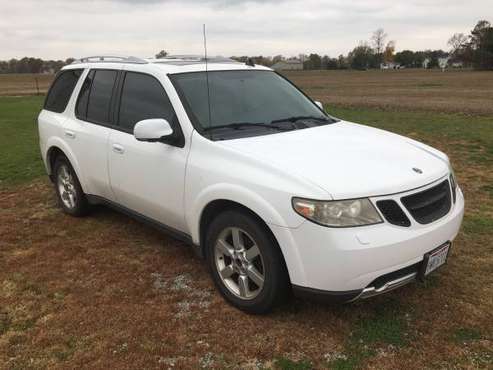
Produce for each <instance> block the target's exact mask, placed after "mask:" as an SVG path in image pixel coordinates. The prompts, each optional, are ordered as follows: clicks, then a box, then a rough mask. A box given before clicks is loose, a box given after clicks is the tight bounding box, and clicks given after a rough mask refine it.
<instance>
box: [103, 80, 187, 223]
mask: <svg viewBox="0 0 493 370" xmlns="http://www.w3.org/2000/svg"><path fill="white" fill-rule="evenodd" d="M119 92H120V94H121V95H120V98H119V106H118V107H116V110H115V122H116V124H117V126H118V130H115V131H112V132H111V134H110V138H109V174H110V182H111V188H112V190H113V192H114V194H115V196H116V200H117V202H118V203H119V204H121V205H123V206H125V207H127V208H129V209H131V210H133V211H135V212H137V213H139V214H141V215H144V216H147V217H150V218H152V219H154V220H157V221H159V222H161V223H163V224H165V225H167V226H169V227H171V228H174V229H176V230H179V231H185V229H186V228H185V222H184V209H183V193H184V183H185V165H186V160H187V152H188V149H187V148H188V146H184V144H182V145H180V144H178V145H169V144H164V143H161V142H152V143H150V142H142V141H138V140H137V139H135V137H134V135H133V129H134V126H135V124H136V123H137V122H139V121H141V120H144V119H150V118H164V119H166V120H167V121H168V122H169V123H170V125H171V126H172V128H173V130H174V131H175V132H177V133H178V134H179V135H181V137H182V138H183V134H182V131H181V127H180V124H179V122H178V119H177V116H176V114H175V111H174V109H173V106H172V104H171V102H170V100H169V98H168V95H167V94H166V91H165V89H164V88H163V86H162V84H161V82H160V81H159V80H158V79H156V78H155V77H153V76H151V75H149V74H146V73H141V72H131V71H127V72H123V75H122V78H121V88H120V89H119ZM182 142H183V143H184V141H183V140H182Z"/></svg>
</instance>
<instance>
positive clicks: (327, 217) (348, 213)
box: [292, 198, 382, 227]
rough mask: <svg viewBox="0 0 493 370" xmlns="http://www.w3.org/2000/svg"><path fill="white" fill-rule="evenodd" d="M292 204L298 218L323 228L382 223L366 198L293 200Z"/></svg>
mask: <svg viewBox="0 0 493 370" xmlns="http://www.w3.org/2000/svg"><path fill="white" fill-rule="evenodd" d="M292 203H293V208H294V210H295V211H296V213H298V214H299V215H300V216H303V217H305V218H306V219H308V220H310V221H313V222H315V223H317V224H321V225H325V226H332V227H347V226H363V225H373V224H377V223H380V222H382V219H381V217H380V215H379V214H378V212H377V210H376V209H375V207H374V206H373V204H372V203H371V202H370V200H369V199H367V198H362V199H350V200H338V201H320V200H311V199H303V198H293V201H292Z"/></svg>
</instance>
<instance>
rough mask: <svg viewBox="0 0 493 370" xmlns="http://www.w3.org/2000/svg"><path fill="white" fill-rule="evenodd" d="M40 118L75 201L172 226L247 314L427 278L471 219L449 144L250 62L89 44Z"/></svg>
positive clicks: (48, 158)
mask: <svg viewBox="0 0 493 370" xmlns="http://www.w3.org/2000/svg"><path fill="white" fill-rule="evenodd" d="M38 121H39V137H40V146H41V153H42V156H43V160H44V162H45V165H46V169H47V171H48V174H49V175H50V178H51V179H52V181H53V182H54V184H55V189H56V193H57V196H58V198H59V200H60V204H61V206H62V208H63V210H64V211H65V212H66V213H68V214H71V215H74V216H81V215H83V214H85V213H86V212H87V210H88V208H89V206H90V205H91V204H97V203H99V204H101V203H103V204H107V205H110V206H113V207H115V208H117V209H119V210H121V211H123V212H126V213H128V214H130V215H132V216H135V217H138V218H140V219H142V220H145V221H147V222H150V223H151V224H153V225H155V226H157V227H160V228H161V229H164V230H166V231H167V232H170V233H171V234H172V235H174V236H175V237H177V238H179V239H181V240H184V241H186V242H188V243H190V244H191V245H192V246H193V247H194V248H195V249H196V251H197V252H198V254H199V255H200V256H202V257H204V258H205V259H206V261H207V264H208V266H209V267H210V270H211V274H212V277H213V280H214V282H215V284H216V286H217V288H218V289H219V291H220V292H221V293H222V295H223V296H224V297H225V298H226V299H227V300H228V301H229V302H230V303H232V304H233V305H235V306H236V307H238V308H240V309H242V310H245V311H248V312H253V313H261V312H266V311H268V310H270V309H271V308H272V307H273V306H275V305H276V304H277V303H279V302H280V301H281V300H282V299H284V298H285V297H287V295H288V293H289V292H291V291H293V292H294V293H295V294H296V295H298V296H313V297H318V298H322V299H327V300H332V301H339V302H348V301H353V300H356V299H361V298H366V297H370V296H373V295H376V294H380V293H383V292H387V291H389V290H391V289H393V288H396V287H398V286H401V285H403V284H406V283H408V282H410V281H413V280H415V279H422V278H424V277H425V276H426V275H427V274H428V273H430V272H431V271H433V270H434V269H436V268H437V267H439V266H440V265H442V264H444V263H445V261H446V258H447V254H448V251H449V249H450V243H451V241H452V240H453V239H454V237H455V236H456V235H457V232H458V230H459V228H460V225H461V222H462V216H463V211H464V198H463V195H462V192H461V190H460V189H459V187H458V186H457V183H456V181H455V178H454V174H453V172H452V169H451V166H450V163H449V160H448V158H447V156H446V155H445V154H443V153H442V152H440V151H438V150H435V149H433V148H431V147H429V146H427V145H424V144H421V143H419V142H416V141H414V140H411V139H408V138H405V137H401V136H399V135H395V134H392V133H389V132H386V131H382V130H378V129H375V128H370V127H367V126H362V125H358V124H354V123H350V122H345V121H342V120H339V119H336V118H333V117H331V116H329V115H327V114H326V113H325V112H324V110H323V109H322V106H321V104H320V103H318V102H314V101H312V100H311V99H310V98H309V97H307V96H306V95H305V94H304V93H303V92H302V91H300V90H299V89H298V88H296V87H295V86H294V85H293V84H292V83H290V82H289V81H288V80H286V79H285V78H284V77H282V76H280V75H279V74H277V73H275V72H273V71H272V70H270V69H269V68H266V67H262V66H256V65H254V64H253V63H251V62H248V63H246V64H243V63H239V62H234V61H232V60H228V59H219V58H216V59H208V60H207V63H205V61H204V59H203V58H200V57H184V56H182V57H169V58H165V59H158V60H150V59H147V60H143V59H138V58H134V57H126V58H116V57H91V58H84V59H81V60H78V61H76V62H74V63H73V64H71V65H69V66H66V67H65V68H63V70H62V71H61V72H60V73H59V74H58V76H57V77H56V79H55V81H54V83H53V85H52V87H51V89H50V91H49V92H48V96H47V98H46V102H45V105H44V109H43V110H42V111H41V113H40V115H39V118H38Z"/></svg>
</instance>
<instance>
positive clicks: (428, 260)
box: [419, 242, 452, 280]
mask: <svg viewBox="0 0 493 370" xmlns="http://www.w3.org/2000/svg"><path fill="white" fill-rule="evenodd" d="M451 246H452V243H451V242H446V243H444V244H442V245H441V246H439V247H438V248H435V249H433V250H432V251H431V252H428V253H426V254H425V255H424V258H423V264H422V265H421V270H420V273H419V278H420V280H424V279H425V278H426V277H427V276H428V275H429V274H430V273H432V272H433V271H435V270H436V269H438V268H439V267H440V266H443V265H444V264H445V263H446V262H447V257H448V254H449V251H450V247H451Z"/></svg>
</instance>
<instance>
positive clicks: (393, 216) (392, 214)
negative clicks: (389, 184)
mask: <svg viewBox="0 0 493 370" xmlns="http://www.w3.org/2000/svg"><path fill="white" fill-rule="evenodd" d="M377 207H378V209H379V210H380V212H382V215H383V217H385V219H386V220H387V222H389V223H391V224H393V225H397V226H405V227H409V226H411V221H409V218H407V216H406V214H405V213H404V212H403V211H402V209H401V207H399V205H398V204H397V202H396V201H395V200H392V199H388V200H379V201H378V202H377Z"/></svg>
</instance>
